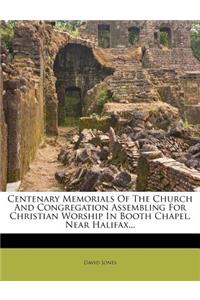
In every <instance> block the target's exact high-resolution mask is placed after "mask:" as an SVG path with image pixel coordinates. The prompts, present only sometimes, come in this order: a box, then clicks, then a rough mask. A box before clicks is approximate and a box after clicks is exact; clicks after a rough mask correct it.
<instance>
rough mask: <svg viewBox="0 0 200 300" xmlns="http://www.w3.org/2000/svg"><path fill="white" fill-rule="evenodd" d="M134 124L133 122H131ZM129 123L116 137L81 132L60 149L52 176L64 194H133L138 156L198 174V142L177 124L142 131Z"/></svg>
mask: <svg viewBox="0 0 200 300" xmlns="http://www.w3.org/2000/svg"><path fill="white" fill-rule="evenodd" d="M134 120H135V119H134ZM134 120H132V121H129V124H126V126H124V127H123V128H121V130H120V133H119V132H117V133H116V132H115V130H114V129H113V128H112V127H110V130H109V132H104V133H103V132H102V131H100V130H97V129H93V130H92V129H84V130H82V132H81V133H80V134H77V135H75V136H73V138H72V140H71V142H70V143H68V144H66V145H64V146H63V147H62V149H61V151H60V153H59V155H58V160H59V161H60V162H61V163H62V164H63V165H64V168H63V169H62V170H61V168H60V170H57V172H56V173H55V178H56V180H57V181H58V182H59V183H60V184H61V185H63V186H64V189H65V190H67V191H128V190H129V191H134V190H135V187H136V178H137V162H138V158H139V155H140V153H141V152H146V151H147V152H148V151H155V150H158V151H159V152H161V155H163V156H166V157H169V158H173V159H175V160H177V161H179V162H183V163H184V164H185V165H186V166H188V167H191V168H196V169H197V170H200V138H198V137H197V132H195V131H194V130H193V129H191V128H189V129H186V128H184V127H183V124H182V123H181V122H179V123H177V124H176V125H175V126H173V127H172V128H169V129H168V130H166V131H165V130H161V129H159V130H158V129H157V130H156V129H146V128H144V126H143V124H142V123H139V122H138V124H137V126H136V125H135V124H134Z"/></svg>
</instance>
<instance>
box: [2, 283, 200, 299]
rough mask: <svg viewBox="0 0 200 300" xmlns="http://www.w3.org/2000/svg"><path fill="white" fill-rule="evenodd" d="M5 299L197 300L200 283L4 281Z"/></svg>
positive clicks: (3, 293) (3, 292)
mask: <svg viewBox="0 0 200 300" xmlns="http://www.w3.org/2000/svg"><path fill="white" fill-rule="evenodd" d="M0 291H1V296H2V299H6V300H11V299H15V300H27V299H29V300H36V299H37V300H42V299H48V300H55V299H73V300H74V299H77V300H94V299H95V300H102V299H105V300H109V299H110V300H111V299H115V300H121V299H126V300H129V299H137V300H143V299H145V300H146V299H148V300H160V299H162V300H175V299H179V300H188V299H192V300H196V299H199V296H198V295H199V294H200V283H199V282H179V281H175V282H172V281H168V282H166V281H161V282H160V281H154V282H148V281H146V282H141V281H137V282H128V281H124V282H119V281H116V282H114V281H100V282H96V281H95V282H91V281H87V282H86V281H80V282H73V281H71V282H60V281H57V282H46V281H35V282H30V281H29V282H23V281H22V282H11V281H8V282H0Z"/></svg>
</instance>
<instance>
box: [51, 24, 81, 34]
mask: <svg viewBox="0 0 200 300" xmlns="http://www.w3.org/2000/svg"><path fill="white" fill-rule="evenodd" d="M81 24H82V21H80V20H72V21H62V20H59V21H56V29H58V30H60V31H66V32H68V33H70V34H71V35H72V36H78V35H79V27H80V26H81Z"/></svg>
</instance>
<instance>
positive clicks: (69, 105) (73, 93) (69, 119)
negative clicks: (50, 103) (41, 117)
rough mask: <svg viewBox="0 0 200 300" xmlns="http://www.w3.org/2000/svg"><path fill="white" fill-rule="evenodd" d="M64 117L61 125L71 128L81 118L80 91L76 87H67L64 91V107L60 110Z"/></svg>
mask: <svg viewBox="0 0 200 300" xmlns="http://www.w3.org/2000/svg"><path fill="white" fill-rule="evenodd" d="M62 111H63V112H64V114H65V116H64V118H63V121H64V122H63V123H64V124H61V125H65V126H73V125H76V123H78V121H79V118H80V117H81V116H82V101H81V89H80V88H78V87H68V88H67V89H66V90H65V101H64V107H63V108H62Z"/></svg>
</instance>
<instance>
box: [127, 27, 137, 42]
mask: <svg viewBox="0 0 200 300" xmlns="http://www.w3.org/2000/svg"><path fill="white" fill-rule="evenodd" d="M128 40H129V43H130V44H131V45H134V44H135V43H136V42H137V41H138V40H139V29H138V28H137V27H131V28H130V29H129V34H128Z"/></svg>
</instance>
